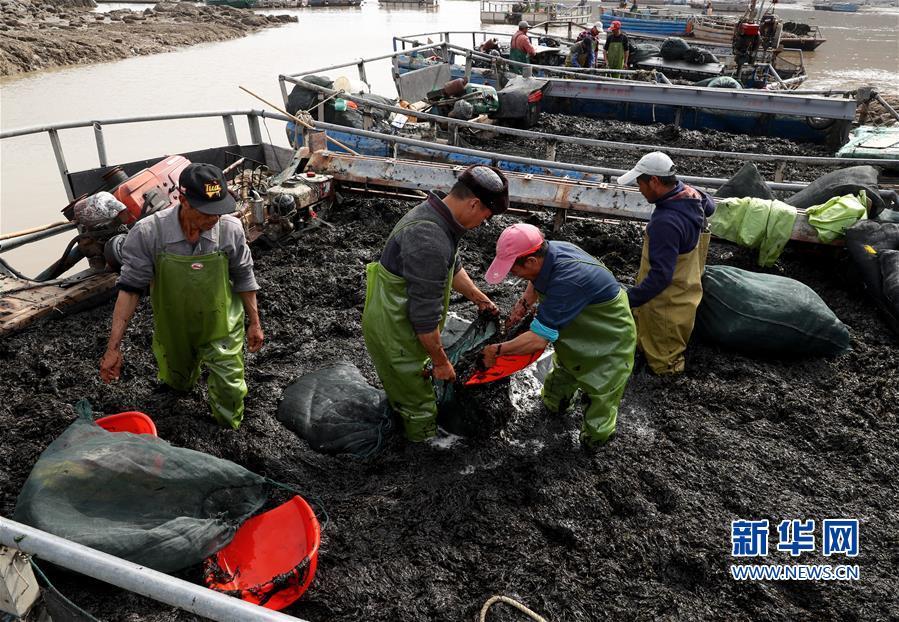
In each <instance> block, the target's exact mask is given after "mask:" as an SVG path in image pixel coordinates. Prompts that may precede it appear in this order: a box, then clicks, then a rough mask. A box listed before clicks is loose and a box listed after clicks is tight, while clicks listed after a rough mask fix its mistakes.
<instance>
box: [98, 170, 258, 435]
mask: <svg viewBox="0 0 899 622" xmlns="http://www.w3.org/2000/svg"><path fill="white" fill-rule="evenodd" d="M179 186H180V197H179V199H180V203H181V204H180V205H179V206H178V207H176V208H174V209H166V210H162V211H160V212H157V213H155V214H153V215H152V216H149V217H147V218H144V219H143V220H141V221H140V222H138V223H137V224H136V225H135V226H134V228H133V229H131V231H130V232H129V233H128V237H127V238H126V239H125V243H124V245H123V247H122V260H123V261H122V272H121V275H120V276H119V279H118V288H119V296H118V299H117V300H116V305H115V310H114V311H113V315H112V330H111V331H110V334H109V343H108V345H107V347H106V353H105V354H104V355H103V358H102V359H101V360H100V377H101V378H102V379H103V381H104V382H110V381H112V380H116V379H118V378H119V375H120V374H121V370H122V350H121V344H122V339H123V337H124V335H125V330H126V329H127V327H128V322H129V321H130V320H131V316H132V315H134V311H135V309H136V308H137V303H138V300H139V298H140V295H141V294H142V293H143V292H144V291H145V290H146V289H147V287H149V288H150V296H151V302H152V305H153V322H154V327H155V330H154V332H153V353H154V354H155V355H156V362H157V363H158V365H159V379H160V380H161V381H163V382H164V383H166V384H168V385H169V386H171V387H173V388H175V389H178V390H181V391H188V390H190V389H191V388H192V387H193V386H194V384H195V383H196V381H197V378H198V377H199V375H200V366H201V365H203V366H205V367H206V369H207V370H208V371H209V379H208V387H209V405H210V407H211V408H212V414H213V416H214V417H215V418H216V420H217V421H218V422H219V424H221V425H223V426H228V427H231V428H234V429H237V428H238V427H239V426H240V422H241V421H242V419H243V411H244V406H243V399H244V397H245V396H246V394H247V384H246V382H245V381H244V361H243V341H244V314H246V316H247V318H249V326H248V328H247V329H246V337H247V345H248V348H249V350H250V352H256V351H257V350H259V348H261V347H262V342H263V339H264V336H263V333H262V325H261V324H260V321H259V311H258V307H257V305H256V290H258V289H259V286H258V285H257V284H256V277H255V275H254V274H253V257H252V255H251V254H250V249H249V247H248V246H247V241H246V237H245V235H244V231H243V226H242V225H241V224H240V221H239V220H238V219H237V218H234V217H233V216H230V215H229V214H231V213H232V212H234V210H235V203H234V198H233V197H232V196H231V195H230V194H229V192H228V184H227V182H226V181H225V176H224V175H223V174H222V171H221V169H219V168H218V167H216V166H212V165H210V164H191V165H189V166H187V167H186V168H185V169H184V170H183V171H182V172H181V176H180V178H179Z"/></svg>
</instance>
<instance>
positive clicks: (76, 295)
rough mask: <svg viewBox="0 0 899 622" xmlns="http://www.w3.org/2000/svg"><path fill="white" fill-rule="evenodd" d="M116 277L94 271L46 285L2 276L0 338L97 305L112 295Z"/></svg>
mask: <svg viewBox="0 0 899 622" xmlns="http://www.w3.org/2000/svg"><path fill="white" fill-rule="evenodd" d="M116 278H118V275H117V274H115V273H113V272H94V273H92V274H89V273H88V274H84V278H79V277H74V278H72V279H63V280H57V281H54V282H53V283H49V284H45V283H37V282H35V281H28V280H25V279H20V278H18V277H14V276H9V275H6V274H2V273H0V335H6V334H9V333H13V332H16V331H18V330H21V329H22V328H24V327H25V326H27V325H29V324H31V323H33V322H35V321H36V320H39V319H41V318H43V317H46V316H48V315H51V314H59V315H64V314H66V313H71V312H73V311H77V310H78V309H80V308H82V307H84V306H88V305H92V304H95V303H97V302H99V301H101V300H102V299H103V298H105V297H108V296H110V295H111V294H112V292H113V291H114V288H115V282H116Z"/></svg>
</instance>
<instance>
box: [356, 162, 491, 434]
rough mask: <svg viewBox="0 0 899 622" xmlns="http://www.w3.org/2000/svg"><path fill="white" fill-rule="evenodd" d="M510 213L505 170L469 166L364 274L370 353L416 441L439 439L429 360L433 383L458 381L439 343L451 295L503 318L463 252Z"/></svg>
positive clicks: (397, 231)
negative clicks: (468, 241) (465, 240)
mask: <svg viewBox="0 0 899 622" xmlns="http://www.w3.org/2000/svg"><path fill="white" fill-rule="evenodd" d="M508 207H509V182H508V181H507V180H506V178H505V176H504V175H503V174H502V173H501V172H500V171H499V169H496V168H492V167H489V166H484V165H474V166H470V167H468V168H467V169H465V170H464V171H463V172H462V174H460V175H459V177H458V179H457V181H456V183H455V185H454V186H453V187H452V189H451V190H450V193H449V194H448V195H446V196H445V197H441V196H438V195H437V194H435V193H433V192H432V193H430V194H429V195H428V198H427V200H426V201H425V202H424V203H422V204H420V205H418V206H417V207H414V208H412V210H410V211H409V212H408V213H407V214H406V215H405V216H403V217H402V218H401V219H400V221H399V222H398V223H397V224H396V226H395V227H394V228H393V231H392V232H391V234H390V237H388V238H387V242H386V243H385V244H384V250H383V251H382V252H381V258H380V260H379V261H375V262H372V263H370V264H368V266H367V267H366V275H367V276H366V292H365V310H364V311H363V312H362V334H363V335H364V337H365V346H366V348H368V354H369V356H371V360H372V362H373V363H374V365H375V370H376V371H377V372H378V377H379V378H380V379H381V383H382V384H383V385H384V391H385V392H386V393H387V399H388V401H389V402H390V406H391V407H392V408H393V410H394V411H396V412H397V414H398V415H399V416H400V418H401V419H402V421H403V431H404V434H405V436H406V438H407V439H409V440H410V441H424V440H427V439H429V438H431V437H433V436H435V435H436V434H437V401H436V398H435V394H434V386H433V384H432V382H431V380H429V379H428V378H425V377H424V375H423V373H422V372H423V370H424V367H425V365H426V363H427V362H428V359H430V360H431V363H432V364H433V377H434V378H435V379H437V380H447V381H450V382H453V381H455V379H456V371H455V369H454V368H453V365H452V363H450V360H449V358H447V355H446V352H445V351H444V350H443V344H442V343H441V341H440V331H441V329H442V328H443V323H444V321H445V320H446V312H447V309H448V307H449V299H450V293H451V292H452V291H456V292H458V293H460V294H462V295H463V296H465V298H467V299H468V300H470V301H472V302H473V303H475V305H477V307H478V310H480V311H486V310H489V311H493V312H494V313H498V312H499V310H498V309H497V307H496V305H495V304H494V303H493V301H492V300H490V298H488V297H487V295H486V294H484V292H482V291H481V290H480V289H478V287H477V285H475V284H474V282H473V281H472V280H471V277H469V276H468V273H467V272H466V271H465V268H463V267H462V262H461V261H460V258H459V255H458V246H459V241H460V240H461V239H462V236H463V235H464V234H465V232H466V231H468V230H470V229H474V228H476V227H478V226H480V225H481V224H482V223H483V222H484V221H486V220H489V219H490V218H491V217H493V216H496V215H498V214H502V213H503V212H505V211H506V209H508Z"/></svg>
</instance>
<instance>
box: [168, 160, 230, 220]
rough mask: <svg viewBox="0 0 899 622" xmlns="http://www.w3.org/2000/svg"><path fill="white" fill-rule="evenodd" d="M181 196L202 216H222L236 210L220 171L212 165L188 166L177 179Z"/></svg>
mask: <svg viewBox="0 0 899 622" xmlns="http://www.w3.org/2000/svg"><path fill="white" fill-rule="evenodd" d="M178 185H179V186H181V194H182V195H184V196H185V197H187V201H188V203H190V206H191V207H192V208H194V209H195V210H197V211H198V212H201V213H203V214H208V215H210V216H224V215H225V214H230V213H232V212H233V211H234V210H236V209H237V205H236V204H235V202H234V197H232V196H231V193H230V192H228V182H227V181H225V174H224V173H222V169H220V168H219V167H217V166H213V165H212V164H189V165H188V166H187V168H185V169H184V170H183V171H181V176H180V177H179V178H178Z"/></svg>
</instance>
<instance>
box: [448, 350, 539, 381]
mask: <svg viewBox="0 0 899 622" xmlns="http://www.w3.org/2000/svg"><path fill="white" fill-rule="evenodd" d="M541 354H543V350H540V351H538V352H534V353H532V354H503V355H500V356H498V357H496V363H495V364H494V365H493V367H491V368H490V369H486V370H484V371H476V372H475V373H473V374H472V375H471V378H469V379H468V380H467V381H466V382H465V386H469V385H474V384H487V383H488V382H494V381H496V380H500V379H501V378H505V377H506V376H511V375H512V374H514V373H515V372H517V371H521V370H522V369H524V368H525V367H527V366H528V365H530V364H531V363H533V362H534V361H536V360H537V359H538V358H540V355H541Z"/></svg>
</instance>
